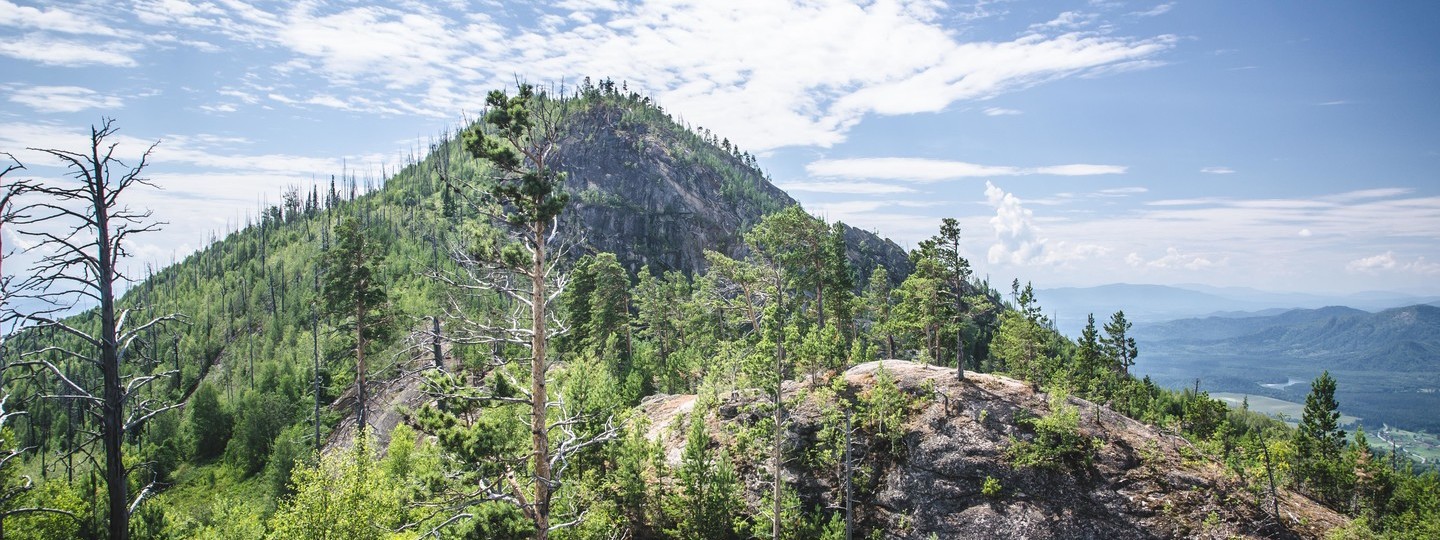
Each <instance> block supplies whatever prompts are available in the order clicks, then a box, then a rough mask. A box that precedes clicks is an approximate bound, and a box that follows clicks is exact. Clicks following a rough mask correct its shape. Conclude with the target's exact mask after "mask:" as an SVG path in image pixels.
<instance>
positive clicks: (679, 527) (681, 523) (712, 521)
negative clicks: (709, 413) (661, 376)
mask: <svg viewBox="0 0 1440 540" xmlns="http://www.w3.org/2000/svg"><path fill="white" fill-rule="evenodd" d="M710 445H711V442H710V435H709V433H708V431H707V430H706V427H705V419H704V417H703V415H701V414H699V413H698V412H696V413H692V414H691V419H690V430H689V434H688V435H687V436H686V438H685V450H684V453H683V454H681V458H680V460H681V461H680V468H679V469H677V470H676V471H675V482H676V488H677V489H676V490H675V493H674V494H673V495H672V496H671V497H670V498H669V499H668V500H667V501H666V508H667V513H668V514H669V515H670V516H671V518H672V519H673V520H674V523H675V525H674V528H673V529H671V530H669V531H668V534H670V535H672V536H674V537H675V538H686V539H693V540H702V539H710V538H717V539H718V538H738V537H739V536H738V534H737V531H736V530H735V521H734V516H735V515H736V514H738V513H739V510H740V509H741V508H742V507H743V501H742V500H741V498H740V488H741V486H740V482H739V479H738V478H737V477H736V475H735V470H734V468H733V467H732V466H731V464H730V459H729V458H728V457H727V456H726V455H725V454H724V453H723V452H717V451H715V450H712V449H711V448H710Z"/></svg>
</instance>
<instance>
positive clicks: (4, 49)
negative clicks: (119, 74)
mask: <svg viewBox="0 0 1440 540" xmlns="http://www.w3.org/2000/svg"><path fill="white" fill-rule="evenodd" d="M140 49H141V46H140V45H138V44H135V43H127V42H112V43H98V44H92V43H86V42H81V41H74V40H68V39H61V38H55V37H52V36H50V35H47V34H39V33H31V34H26V35H24V36H21V37H20V38H19V39H6V40H4V41H0V55H4V56H9V57H11V58H15V59H17V60H25V61H30V62H37V63H40V64H45V65H50V66H62V67H82V66H95V65H101V66H114V67H134V66H136V65H139V64H138V63H137V62H136V61H135V58H134V56H132V55H133V54H134V53H135V52H137V51H139V50H140Z"/></svg>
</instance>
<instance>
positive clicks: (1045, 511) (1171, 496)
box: [642, 360, 1346, 539]
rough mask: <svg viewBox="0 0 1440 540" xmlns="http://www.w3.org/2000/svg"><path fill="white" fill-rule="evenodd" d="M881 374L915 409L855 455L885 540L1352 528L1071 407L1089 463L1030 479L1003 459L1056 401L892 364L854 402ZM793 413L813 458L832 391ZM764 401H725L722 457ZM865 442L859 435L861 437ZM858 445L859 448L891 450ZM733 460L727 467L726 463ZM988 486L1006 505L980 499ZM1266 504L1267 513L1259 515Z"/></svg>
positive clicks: (753, 492) (1032, 472)
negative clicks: (886, 441) (866, 470)
mask: <svg viewBox="0 0 1440 540" xmlns="http://www.w3.org/2000/svg"><path fill="white" fill-rule="evenodd" d="M882 365H883V367H884V369H885V370H887V371H888V372H889V373H890V374H891V375H892V376H893V377H894V379H895V381H896V383H897V386H898V387H899V388H900V389H901V391H903V392H905V393H907V394H909V395H910V396H912V397H913V398H916V399H915V400H914V403H915V405H914V406H913V407H912V408H911V409H910V410H909V412H908V414H907V415H906V418H907V420H906V422H905V424H904V430H903V437H902V438H901V442H900V444H898V445H897V446H895V447H894V448H891V449H888V450H885V451H871V452H868V453H864V455H861V456H859V458H860V459H861V460H862V463H864V464H865V465H866V466H868V467H871V468H872V470H873V479H872V481H871V482H870V483H869V484H868V485H860V486H858V489H857V495H856V500H855V508H856V519H857V522H858V523H859V524H860V530H861V531H865V532H866V534H868V533H869V532H871V531H879V532H880V533H881V534H882V536H883V537H885V538H916V539H924V538H1104V539H1126V538H1321V537H1323V536H1324V534H1325V531H1328V530H1330V529H1332V528H1334V527H1337V526H1340V525H1342V524H1344V523H1345V522H1346V520H1345V518H1344V517H1342V516H1340V515H1338V514H1336V513H1335V512H1333V511H1331V510H1329V509H1327V508H1325V507H1323V506H1321V505H1319V504H1318V503H1315V502H1313V501H1311V500H1310V499H1307V498H1305V497H1302V496H1300V495H1297V494H1294V493H1289V492H1283V491H1282V493H1281V496H1280V501H1279V502H1280V505H1279V506H1280V516H1279V518H1278V519H1277V518H1275V517H1274V516H1271V515H1269V512H1268V511H1267V509H1268V508H1269V502H1268V495H1267V494H1264V493H1259V494H1257V493H1255V492H1253V491H1251V490H1249V489H1247V488H1246V486H1245V484H1244V483H1243V482H1242V481H1241V480H1240V479H1239V478H1237V477H1236V476H1235V474H1233V473H1232V472H1230V471H1229V470H1227V469H1226V468H1224V467H1223V466H1221V465H1220V464H1218V463H1216V462H1215V461H1213V460H1210V459H1208V458H1206V457H1205V456H1204V455H1202V454H1201V453H1200V452H1199V451H1198V450H1197V449H1195V448H1193V447H1192V446H1191V445H1190V443H1189V442H1187V441H1186V440H1185V439H1183V438H1181V437H1179V436H1176V435H1173V434H1169V433H1166V432H1164V431H1162V430H1159V429H1157V428H1155V427H1153V426H1149V425H1146V424H1143V423H1140V422H1137V421H1135V420H1132V419H1130V418H1127V417H1125V416H1123V415H1120V414H1118V413H1115V412H1113V411H1111V410H1109V409H1108V408H1106V407H1102V406H1096V405H1095V404H1093V403H1090V402H1088V401H1085V400H1082V399H1078V398H1073V397H1072V398H1069V399H1068V402H1069V404H1071V405H1073V406H1075V407H1076V408H1077V409H1078V412H1079V416H1080V431H1081V433H1082V435H1084V436H1085V437H1092V438H1094V440H1095V442H1096V451H1095V455H1094V456H1093V460H1092V461H1091V464H1090V465H1088V466H1086V467H1083V468H1079V469H1068V468H1067V469H1032V468H1023V467H1016V466H1013V465H1011V463H1010V461H1009V460H1008V459H1007V457H1006V451H1007V449H1008V448H1010V447H1011V445H1012V444H1014V442H1015V441H1017V440H1026V439H1027V438H1029V437H1030V436H1031V433H1029V431H1028V428H1026V427H1025V426H1024V424H1023V423H1021V422H1018V421H1017V419H1018V418H1020V417H1022V416H1025V415H1034V416H1039V415H1044V414H1046V413H1047V412H1049V404H1048V396H1046V395H1045V394H1043V393H1038V392H1034V391H1033V390H1032V389H1031V388H1030V387H1029V386H1028V385H1027V384H1025V383H1023V382H1020V381H1016V380H1014V379H1010V378H1007V377H1003V376H996V375H989V374H980V373H969V374H967V376H966V379H965V380H964V381H958V380H956V378H955V373H954V370H953V369H946V368H939V367H932V366H926V365H921V364H914V363H911V362H902V361H894V360H888V361H884V362H883V364H882V363H881V362H872V363H868V364H863V365H860V366H856V367H854V368H851V369H850V370H849V371H847V372H845V373H844V374H842V375H841V376H843V377H844V378H845V380H846V382H847V383H848V385H849V387H850V389H851V390H850V391H852V392H855V393H861V392H864V391H866V389H868V388H870V387H871V386H872V385H873V384H874V379H875V375H876V372H877V370H878V369H880V368H881V366H882ZM785 388H786V391H785V394H786V399H787V400H789V401H792V402H794V405H792V410H791V411H790V413H789V417H790V422H789V424H788V427H787V430H786V434H785V435H786V446H787V447H788V448H789V449H790V451H789V453H790V454H792V455H799V454H800V453H801V452H804V451H806V450H807V449H810V448H814V445H815V444H816V443H817V441H816V436H817V433H819V432H820V429H821V426H820V424H821V422H822V418H823V413H822V411H823V410H825V408H827V407H834V406H835V402H834V401H832V399H833V398H823V397H819V396H822V395H825V393H824V392H808V391H807V390H806V388H807V387H806V385H803V384H796V383H789V384H787V385H786V387H785ZM694 401H695V400H694V396H666V397H663V398H656V399H651V400H648V401H647V402H646V403H644V404H643V405H642V410H644V411H645V412H646V413H647V414H648V415H649V416H650V417H651V419H652V421H653V422H654V423H655V424H656V425H657V426H661V425H670V424H673V423H675V422H680V421H684V420H685V418H686V417H688V414H689V413H690V409H691V408H693V407H694ZM764 401H765V399H764V398H763V397H759V396H755V395H753V394H752V395H748V396H747V395H737V396H734V397H730V398H728V399H723V396H722V400H721V404H720V405H719V406H717V407H714V408H713V412H710V413H708V414H710V416H709V417H707V422H709V423H710V424H711V426H712V429H711V433H712V434H714V435H715V438H716V439H717V441H718V442H717V444H729V443H731V442H733V437H732V434H734V433H736V432H737V430H736V429H734V428H735V427H736V426H738V425H743V424H745V423H747V422H754V421H756V420H757V419H758V418H759V417H761V416H763V415H753V414H747V413H746V412H745V411H747V410H750V409H753V408H755V407H763V405H760V403H762V402H764ZM684 433H685V430H683V429H678V430H677V429H658V428H656V429H652V430H651V432H650V434H651V436H652V438H654V439H657V440H660V441H661V442H662V444H663V446H664V447H665V449H666V455H667V458H668V459H670V460H671V461H672V463H673V462H678V460H679V456H680V453H679V451H678V449H679V448H682V447H683V445H684ZM862 437H863V436H862ZM874 443H875V441H869V440H863V439H862V440H857V443H856V447H857V448H884V447H885V445H879V444H874ZM732 455H733V454H732ZM803 461H804V460H802V459H789V460H787V466H786V469H785V471H784V476H785V478H786V482H787V487H788V488H789V489H795V490H797V491H798V493H799V494H800V497H801V499H802V501H804V502H803V504H804V505H805V506H806V507H829V508H836V507H837V506H838V505H839V501H837V497H839V493H841V490H840V488H839V484H838V482H837V481H836V478H835V474H834V473H833V472H831V471H823V470H821V471H816V470H807V469H805V467H804V466H803V465H801V463H803ZM737 465H738V467H739V470H740V471H741V473H742V475H743V476H744V477H745V478H746V480H747V486H748V489H747V491H748V493H747V495H746V497H747V500H748V502H749V504H752V505H757V504H759V496H758V493H759V491H760V490H761V489H763V486H762V484H763V480H762V479H763V477H764V476H765V473H763V472H762V471H765V470H768V463H767V462H766V461H765V460H764V458H763V457H756V458H753V459H752V460H749V461H746V460H743V459H742V460H740V461H739V462H738V463H737ZM987 478H992V479H994V480H995V481H998V485H999V486H1000V490H999V492H998V493H992V494H991V495H986V494H985V493H984V492H983V491H982V487H983V486H984V484H985V481H986V479H987ZM1262 503H1263V504H1262Z"/></svg>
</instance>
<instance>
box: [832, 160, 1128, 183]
mask: <svg viewBox="0 0 1440 540" xmlns="http://www.w3.org/2000/svg"><path fill="white" fill-rule="evenodd" d="M1125 170H1126V167H1124V166H1120V165H1092V164H1086V163H1075V164H1069V165H1050V166H1044V167H1013V166H996V165H978V164H975V163H967V162H964V161H947V160H939V159H926V158H899V157H883V158H848V159H822V160H819V161H813V162H810V163H809V164H807V165H805V171H806V172H808V173H810V174H811V175H812V176H818V177H823V178H854V179H888V180H906V181H912V182H937V181H941V180H953V179H957V178H985V177H998V176H1027V175H1051V176H1094V175H1105V174H1124V173H1125Z"/></svg>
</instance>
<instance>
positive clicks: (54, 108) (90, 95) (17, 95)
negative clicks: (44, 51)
mask: <svg viewBox="0 0 1440 540" xmlns="http://www.w3.org/2000/svg"><path fill="white" fill-rule="evenodd" d="M10 101H12V102H15V103H19V104H21V105H25V106H26V107H30V108H32V109H35V110H36V111H39V112H42V113H57V112H58V113H68V112H76V111H83V110H85V109H117V108H119V107H120V106H122V105H123V104H124V102H123V101H122V100H121V99H120V98H118V97H115V96H107V95H103V94H100V93H98V92H96V91H94V90H91V89H89V88H82V87H79V86H29V87H25V88H21V89H18V90H15V91H14V92H12V93H11V94H10Z"/></svg>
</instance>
